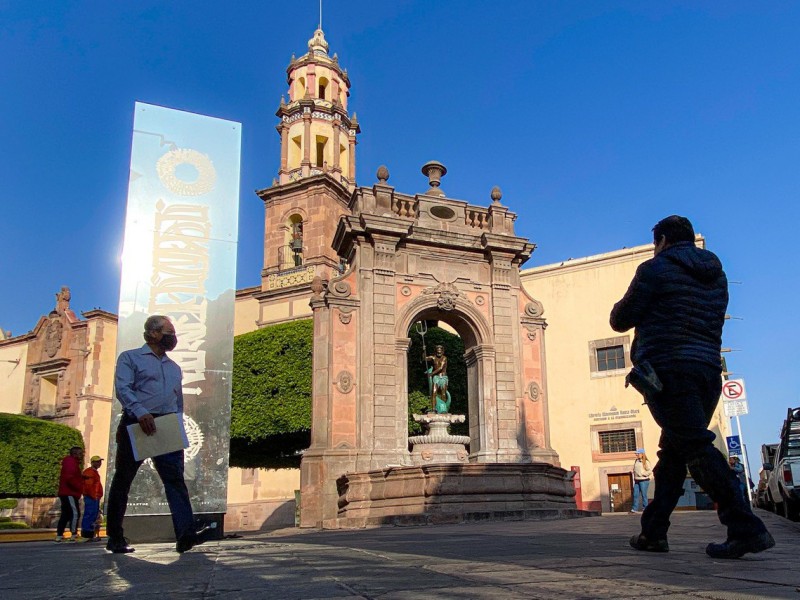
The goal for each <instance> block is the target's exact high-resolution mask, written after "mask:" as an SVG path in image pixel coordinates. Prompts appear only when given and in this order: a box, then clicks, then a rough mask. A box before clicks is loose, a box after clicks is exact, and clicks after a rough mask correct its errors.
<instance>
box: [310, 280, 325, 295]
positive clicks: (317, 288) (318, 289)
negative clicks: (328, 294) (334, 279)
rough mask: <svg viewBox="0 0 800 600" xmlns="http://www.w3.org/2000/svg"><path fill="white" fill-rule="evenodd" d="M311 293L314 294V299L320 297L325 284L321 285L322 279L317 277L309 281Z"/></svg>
mask: <svg viewBox="0 0 800 600" xmlns="http://www.w3.org/2000/svg"><path fill="white" fill-rule="evenodd" d="M311 291H312V292H313V293H314V296H315V297H317V298H318V297H320V296H321V295H322V292H324V291H325V284H324V283H322V277H320V276H319V275H317V276H316V277H314V279H312V280H311Z"/></svg>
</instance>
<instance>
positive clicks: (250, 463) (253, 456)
mask: <svg viewBox="0 0 800 600" xmlns="http://www.w3.org/2000/svg"><path fill="white" fill-rule="evenodd" d="M312 347H313V323H312V321H311V320H310V319H306V320H303V321H293V322H291V323H281V324H279V325H272V326H269V327H264V328H263V329H259V330H257V331H253V332H250V333H245V334H243V335H239V336H236V337H235V338H234V340H233V394H232V405H231V456H230V462H231V465H232V466H236V467H245V468H253V467H270V468H277V467H285V466H297V465H298V464H299V462H300V455H299V451H300V450H303V449H305V448H308V446H309V444H310V441H311V433H310V432H311V367H312V364H311V351H312Z"/></svg>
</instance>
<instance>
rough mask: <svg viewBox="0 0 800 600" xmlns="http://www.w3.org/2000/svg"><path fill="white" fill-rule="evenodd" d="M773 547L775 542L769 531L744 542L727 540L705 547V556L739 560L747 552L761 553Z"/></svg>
mask: <svg viewBox="0 0 800 600" xmlns="http://www.w3.org/2000/svg"><path fill="white" fill-rule="evenodd" d="M774 545H775V540H774V539H773V537H772V536H771V535H770V534H769V531H765V532H764V533H759V534H758V535H754V536H753V537H750V538H747V539H744V540H727V541H725V542H722V543H721V544H709V545H708V546H706V554H708V555H709V556H710V557H711V558H740V557H741V556H744V555H745V554H747V553H748V552H753V553H755V552H763V551H764V550H769V549H770V548H772V547H773V546H774Z"/></svg>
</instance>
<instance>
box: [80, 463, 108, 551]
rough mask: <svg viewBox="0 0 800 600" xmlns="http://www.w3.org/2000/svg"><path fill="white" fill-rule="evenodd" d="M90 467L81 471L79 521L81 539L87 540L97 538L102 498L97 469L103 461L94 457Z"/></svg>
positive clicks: (101, 486) (101, 485) (101, 487)
mask: <svg viewBox="0 0 800 600" xmlns="http://www.w3.org/2000/svg"><path fill="white" fill-rule="evenodd" d="M89 460H90V462H91V466H90V467H87V468H86V469H84V471H83V521H81V537H82V538H84V539H87V540H91V539H95V538H97V537H99V534H100V529H99V528H97V527H96V526H95V522H96V521H97V517H98V516H99V514H100V498H102V497H103V483H102V482H101V481H100V473H99V472H98V469H99V468H100V467H101V466H102V464H103V459H102V458H100V457H99V456H97V455H94V456H93V457H92V458H91V459H89Z"/></svg>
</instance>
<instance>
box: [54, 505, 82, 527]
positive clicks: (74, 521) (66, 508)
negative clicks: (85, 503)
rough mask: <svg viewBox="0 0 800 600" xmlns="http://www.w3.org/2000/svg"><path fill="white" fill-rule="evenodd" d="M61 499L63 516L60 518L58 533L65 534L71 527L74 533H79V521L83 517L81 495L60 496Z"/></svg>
mask: <svg viewBox="0 0 800 600" xmlns="http://www.w3.org/2000/svg"><path fill="white" fill-rule="evenodd" d="M59 499H60V500H61V516H60V517H59V518H58V525H57V526H56V535H64V530H65V529H66V528H67V527H69V530H70V531H71V532H72V535H73V536H74V535H76V534H77V533H78V521H79V520H80V518H81V499H80V496H59Z"/></svg>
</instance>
